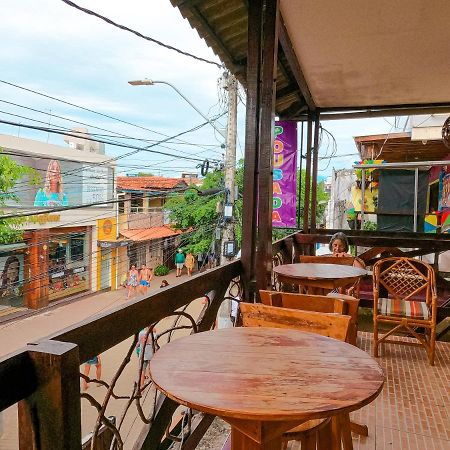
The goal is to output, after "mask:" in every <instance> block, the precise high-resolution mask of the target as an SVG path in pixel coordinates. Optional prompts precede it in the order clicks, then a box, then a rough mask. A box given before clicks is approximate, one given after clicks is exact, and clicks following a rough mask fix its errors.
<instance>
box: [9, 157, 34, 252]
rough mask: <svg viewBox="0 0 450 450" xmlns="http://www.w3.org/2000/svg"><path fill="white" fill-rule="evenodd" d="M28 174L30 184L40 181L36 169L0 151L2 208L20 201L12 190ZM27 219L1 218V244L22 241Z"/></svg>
mask: <svg viewBox="0 0 450 450" xmlns="http://www.w3.org/2000/svg"><path fill="white" fill-rule="evenodd" d="M0 152H1V149H0ZM26 176H28V180H29V183H30V184H37V183H38V182H39V179H40V177H39V175H38V174H37V172H36V171H35V170H34V169H32V168H31V167H27V166H23V165H21V164H18V163H17V162H16V161H14V160H13V159H11V158H10V157H9V156H6V155H3V154H1V153H0V208H3V207H5V206H6V203H7V202H8V201H9V202H11V201H13V202H16V203H18V201H19V199H18V198H17V196H16V195H15V194H13V193H12V192H11V191H12V190H13V188H14V186H15V185H16V183H17V182H18V181H20V180H22V179H23V178H24V177H26ZM0 214H3V211H1V210H0ZM25 220H26V219H24V218H5V219H0V244H9V243H11V242H17V241H20V240H21V239H22V237H23V231H22V230H21V229H20V225H21V224H23V223H24V222H25Z"/></svg>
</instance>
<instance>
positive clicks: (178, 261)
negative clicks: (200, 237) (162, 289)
mask: <svg viewBox="0 0 450 450" xmlns="http://www.w3.org/2000/svg"><path fill="white" fill-rule="evenodd" d="M184 261H186V257H185V256H184V253H183V250H181V248H179V249H178V253H177V254H176V255H175V265H176V266H177V275H176V276H177V277H181V271H182V270H183V267H184Z"/></svg>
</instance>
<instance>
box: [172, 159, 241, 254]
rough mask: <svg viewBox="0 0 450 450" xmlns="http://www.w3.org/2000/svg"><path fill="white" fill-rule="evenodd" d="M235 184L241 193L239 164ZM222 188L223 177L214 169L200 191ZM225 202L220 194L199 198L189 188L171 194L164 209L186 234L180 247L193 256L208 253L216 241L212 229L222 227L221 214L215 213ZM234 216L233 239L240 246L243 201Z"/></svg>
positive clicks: (195, 192) (238, 205)
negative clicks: (234, 238)
mask: <svg viewBox="0 0 450 450" xmlns="http://www.w3.org/2000/svg"><path fill="white" fill-rule="evenodd" d="M236 183H237V185H238V187H239V191H241V190H242V183H243V164H242V162H239V164H238V168H237V171H236ZM215 188H219V189H224V174H223V172H222V171H219V170H216V171H214V172H210V173H208V174H207V175H206V177H205V178H204V180H203V184H202V186H201V187H200V188H199V189H200V191H203V190H207V189H215ZM224 200H225V194H224V192H223V191H222V192H221V193H219V194H215V195H206V196H202V195H199V193H198V191H197V190H195V189H188V190H187V191H186V192H185V193H184V195H179V194H174V195H173V196H171V197H170V198H169V200H168V201H167V202H166V204H165V206H164V209H166V210H167V211H169V217H170V219H171V221H172V222H173V224H174V225H175V227H176V228H178V229H181V230H184V231H187V232H189V234H186V236H187V237H186V241H185V242H184V244H183V247H185V248H186V249H188V250H190V251H191V252H192V253H194V254H195V255H197V254H199V253H207V252H208V251H209V250H210V248H211V245H212V244H213V243H214V240H215V229H216V227H218V226H220V225H221V221H222V219H221V214H220V213H219V212H218V210H217V203H218V202H220V201H222V202H223V201H224ZM234 216H235V220H236V224H235V236H236V239H237V241H238V243H240V239H241V220H240V218H241V216H242V200H241V199H238V200H237V201H236V203H235V208H234Z"/></svg>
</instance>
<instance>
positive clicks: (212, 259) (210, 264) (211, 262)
mask: <svg viewBox="0 0 450 450" xmlns="http://www.w3.org/2000/svg"><path fill="white" fill-rule="evenodd" d="M215 259H216V258H215V256H214V253H210V254H209V255H208V268H209V269H213V268H214V266H215V262H216V261H215Z"/></svg>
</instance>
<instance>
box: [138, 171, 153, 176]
mask: <svg viewBox="0 0 450 450" xmlns="http://www.w3.org/2000/svg"><path fill="white" fill-rule="evenodd" d="M137 176H138V177H154V176H155V174H154V173H151V172H138V174H137Z"/></svg>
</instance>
